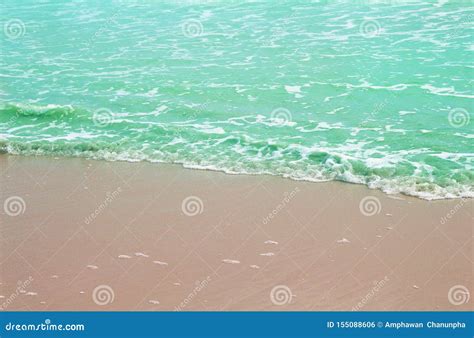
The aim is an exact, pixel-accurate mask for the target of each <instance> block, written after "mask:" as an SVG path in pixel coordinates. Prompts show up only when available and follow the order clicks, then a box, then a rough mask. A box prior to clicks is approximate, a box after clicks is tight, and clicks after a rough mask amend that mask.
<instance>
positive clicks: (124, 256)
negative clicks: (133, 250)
mask: <svg viewBox="0 0 474 338" xmlns="http://www.w3.org/2000/svg"><path fill="white" fill-rule="evenodd" d="M118 258H121V259H129V258H132V257H130V256H129V255H119V256H118Z"/></svg>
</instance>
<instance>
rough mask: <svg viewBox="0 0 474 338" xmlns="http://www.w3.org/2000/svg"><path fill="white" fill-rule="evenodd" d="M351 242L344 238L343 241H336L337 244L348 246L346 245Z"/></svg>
mask: <svg viewBox="0 0 474 338" xmlns="http://www.w3.org/2000/svg"><path fill="white" fill-rule="evenodd" d="M350 242H351V241H349V240H348V239H347V238H343V239H338V240H337V241H336V243H339V244H346V243H350Z"/></svg>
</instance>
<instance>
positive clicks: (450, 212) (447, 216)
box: [439, 198, 468, 224]
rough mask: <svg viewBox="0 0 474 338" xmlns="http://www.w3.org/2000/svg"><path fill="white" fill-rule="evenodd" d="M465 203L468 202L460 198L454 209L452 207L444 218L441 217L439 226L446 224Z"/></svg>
mask: <svg viewBox="0 0 474 338" xmlns="http://www.w3.org/2000/svg"><path fill="white" fill-rule="evenodd" d="M467 202H468V200H467V199H466V198H461V200H460V201H459V202H458V203H456V204H455V205H454V207H452V208H451V209H450V210H449V212H448V213H447V214H446V215H445V216H443V217H441V219H440V221H439V222H440V223H441V224H446V223H447V222H448V221H449V220H450V219H451V218H453V216H454V215H455V214H456V213H457V212H458V211H459V210H461V208H462V207H463V206H464V204H466V203H467Z"/></svg>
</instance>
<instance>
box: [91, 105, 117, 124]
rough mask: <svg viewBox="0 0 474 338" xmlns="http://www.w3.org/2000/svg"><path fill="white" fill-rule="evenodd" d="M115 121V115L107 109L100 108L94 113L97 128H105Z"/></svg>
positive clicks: (93, 118) (93, 120)
mask: <svg viewBox="0 0 474 338" xmlns="http://www.w3.org/2000/svg"><path fill="white" fill-rule="evenodd" d="M113 121H114V114H113V113H112V112H111V111H110V110H109V109H107V108H100V109H97V110H96V111H94V114H93V116H92V122H93V123H94V124H95V125H96V126H97V127H105V126H107V125H109V124H111V123H112V122H113Z"/></svg>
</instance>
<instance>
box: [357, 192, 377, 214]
mask: <svg viewBox="0 0 474 338" xmlns="http://www.w3.org/2000/svg"><path fill="white" fill-rule="evenodd" d="M359 210H360V212H361V213H362V215H364V216H374V215H376V214H379V213H380V211H381V210H382V205H381V204H380V200H379V199H378V198H377V197H375V196H366V197H364V198H363V199H362V200H361V201H360V203H359Z"/></svg>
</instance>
